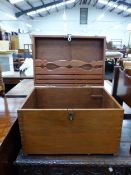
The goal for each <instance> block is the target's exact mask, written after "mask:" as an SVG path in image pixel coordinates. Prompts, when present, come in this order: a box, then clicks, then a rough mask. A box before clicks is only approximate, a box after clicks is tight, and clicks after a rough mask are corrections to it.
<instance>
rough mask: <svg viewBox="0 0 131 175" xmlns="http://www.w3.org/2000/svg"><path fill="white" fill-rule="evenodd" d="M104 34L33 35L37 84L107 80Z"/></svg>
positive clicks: (35, 79)
mask: <svg viewBox="0 0 131 175" xmlns="http://www.w3.org/2000/svg"><path fill="white" fill-rule="evenodd" d="M104 58H105V37H84V36H81V37H80V36H79V37H78V36H71V35H68V36H40V35H39V36H33V59H34V82H35V85H37V86H41V85H91V86H93V85H94V86H96V85H97V86H101V85H103V84H104V63H105V59H104Z"/></svg>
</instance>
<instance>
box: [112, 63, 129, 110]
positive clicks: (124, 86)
mask: <svg viewBox="0 0 131 175" xmlns="http://www.w3.org/2000/svg"><path fill="white" fill-rule="evenodd" d="M112 94H113V96H114V97H115V98H116V99H117V100H118V101H119V103H121V104H122V103H123V101H124V102H125V103H126V104H127V105H128V106H130V107H131V69H124V70H122V69H121V67H120V66H118V67H115V71H114V81H113V92H112Z"/></svg>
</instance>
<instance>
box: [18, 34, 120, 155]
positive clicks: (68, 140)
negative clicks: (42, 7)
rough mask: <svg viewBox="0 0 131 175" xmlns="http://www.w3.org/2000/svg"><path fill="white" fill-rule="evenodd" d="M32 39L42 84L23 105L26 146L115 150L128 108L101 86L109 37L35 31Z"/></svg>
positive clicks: (45, 150) (42, 150)
mask: <svg viewBox="0 0 131 175" xmlns="http://www.w3.org/2000/svg"><path fill="white" fill-rule="evenodd" d="M33 42H34V44H33V47H34V48H33V52H34V54H33V57H34V70H35V75H34V76H35V78H34V82H35V85H37V87H35V88H34V90H33V91H32V93H31V94H30V95H29V96H28V97H27V99H26V102H25V104H24V105H23V107H22V109H20V110H19V111H18V117H19V126H20V132H21V140H22V146H23V150H24V152H25V153H26V154H116V153H117V151H118V147H119V141H120V133H121V125H122V119H123V109H122V108H121V107H120V105H119V104H118V103H117V102H116V101H115V99H114V98H112V97H111V96H110V95H108V93H107V92H106V91H105V90H104V89H103V88H102V86H101V87H98V85H99V86H100V85H103V84H104V79H103V76H104V51H105V38H104V37H76V36H75V37H73V38H72V40H71V41H70V42H69V41H68V38H64V37H63V36H59V37H57V36H34V37H33ZM43 85H44V86H43ZM54 85H55V86H56V87H50V86H54ZM91 85H97V86H91ZM40 86H41V87H40ZM82 86H84V87H82ZM104 119H105V120H104ZM110 143H111V144H110ZM32 144H33V145H34V147H32Z"/></svg>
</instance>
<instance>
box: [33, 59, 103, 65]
mask: <svg viewBox="0 0 131 175" xmlns="http://www.w3.org/2000/svg"><path fill="white" fill-rule="evenodd" d="M48 64H54V65H57V66H60V67H66V66H68V65H70V66H73V67H80V66H83V65H87V64H89V65H92V67H95V66H98V65H99V66H102V65H103V61H90V62H84V61H80V60H71V61H68V60H57V61H53V62H49V61H47V60H46V59H45V60H42V59H36V60H35V66H36V67H40V66H41V65H43V66H45V67H46V66H47V65H48Z"/></svg>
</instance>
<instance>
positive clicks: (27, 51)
mask: <svg viewBox="0 0 131 175" xmlns="http://www.w3.org/2000/svg"><path fill="white" fill-rule="evenodd" d="M26 58H32V44H24V49H18V54H13V59H14V69H15V71H19V68H20V66H21V65H22V64H23V62H24V61H25V59H26Z"/></svg>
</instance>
